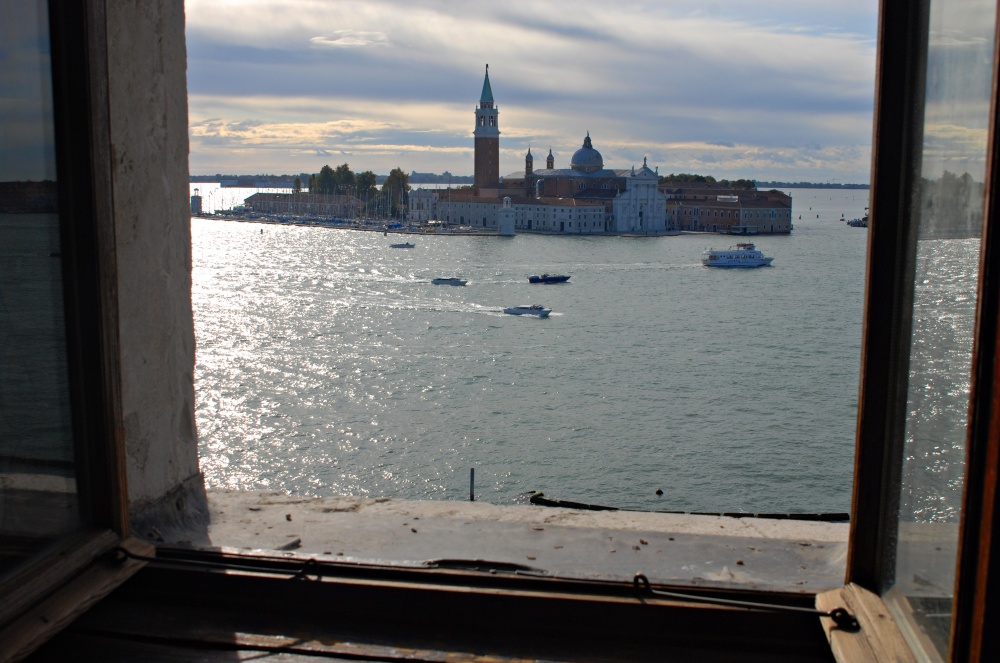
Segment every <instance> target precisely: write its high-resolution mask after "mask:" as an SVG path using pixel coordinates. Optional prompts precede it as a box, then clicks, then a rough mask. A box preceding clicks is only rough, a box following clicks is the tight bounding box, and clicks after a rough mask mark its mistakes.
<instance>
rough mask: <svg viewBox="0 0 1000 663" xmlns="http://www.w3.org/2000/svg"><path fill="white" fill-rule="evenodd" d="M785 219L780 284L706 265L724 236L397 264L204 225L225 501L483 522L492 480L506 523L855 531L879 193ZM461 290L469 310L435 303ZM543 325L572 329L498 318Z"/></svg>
mask: <svg viewBox="0 0 1000 663" xmlns="http://www.w3.org/2000/svg"><path fill="white" fill-rule="evenodd" d="M791 193H792V194H793V196H794V198H795V203H794V213H793V214H794V216H793V219H794V222H795V230H794V232H793V234H792V235H790V236H759V237H757V238H755V239H756V242H757V245H758V248H760V249H762V250H763V252H764V253H765V254H766V255H772V256H774V265H773V266H772V267H770V268H760V269H751V270H717V269H709V268H705V267H703V266H702V265H701V263H700V261H699V258H700V255H701V252H702V251H703V250H704V249H705V248H708V247H710V246H715V247H718V248H722V247H725V246H728V245H729V244H732V243H734V242H735V241H736V239H735V238H727V237H724V236H719V235H683V236H680V237H661V238H648V239H637V238H616V237H591V238H587V237H556V236H541V235H518V236H517V237H514V238H499V237H460V236H422V235H421V236H408V239H410V240H411V241H414V242H415V243H416V248H414V249H409V250H401V249H389V248H388V245H389V244H390V243H392V242H394V241H402V240H401V239H400V238H399V236H396V237H393V236H389V237H383V235H382V234H381V233H374V232H360V231H346V230H333V229H323V228H308V227H284V226H277V225H264V224H257V223H240V222H233V221H214V220H202V219H194V220H193V221H192V229H193V243H194V286H193V298H194V307H195V331H196V336H197V343H198V350H197V367H196V391H197V402H198V407H197V423H198V429H199V437H200V444H201V467H202V470H203V472H204V474H205V477H206V481H207V484H208V485H209V487H228V488H240V489H261V488H267V489H274V490H280V491H284V492H286V493H289V494H293V495H310V496H329V495H356V496H372V497H375V496H388V497H401V498H429V499H451V500H467V499H468V494H469V469H470V468H473V467H474V468H475V470H476V493H477V494H476V498H477V499H478V500H482V501H488V502H493V503H498V504H506V503H516V502H520V501H523V500H524V494H525V493H526V492H527V491H532V490H542V491H544V492H545V493H546V495H548V496H550V497H554V498H559V499H567V500H575V501H583V502H590V503H596V504H607V505H613V506H619V507H626V508H635V509H656V510H685V511H689V510H693V511H720V510H726V511H736V510H747V511H761V512H772V511H773V512H832V511H847V510H849V508H850V492H851V480H852V471H853V452H854V429H855V417H856V410H857V392H858V368H859V348H860V336H861V317H862V299H863V286H864V256H865V249H866V241H867V231H866V230H864V229H857V228H850V227H848V226H846V225H845V224H844V223H842V222H840V221H839V219H840V217H841V214H844V215H846V217H847V218H852V217H856V216H861V215H862V214H863V213H864V207H865V206H866V205H867V193H868V192H867V191H830V190H802V189H796V190H792V191H791ZM799 215H801V217H802V218H801V220H800V219H799V218H798V217H799ZM817 215H818V216H819V218H815V217H816V216H817ZM262 231H263V232H262ZM538 272H550V273H565V274H570V275H572V279H571V280H570V282H569V283H567V284H565V285H529V284H528V281H527V278H526V277H527V275H529V274H533V273H538ZM452 275H458V276H462V277H463V278H468V279H469V284H468V285H467V286H465V287H451V286H435V285H431V283H430V280H431V279H432V278H434V277H438V276H452ZM523 303H527V304H531V303H541V304H544V305H546V306H548V307H551V308H552V309H553V314H552V316H551V317H550V318H548V319H545V320H539V319H535V318H526V317H516V316H509V315H504V314H503V313H501V308H502V307H504V306H510V305H515V304H523ZM657 489H661V490H662V491H663V494H662V495H660V496H657V495H656V494H655V493H656V490H657Z"/></svg>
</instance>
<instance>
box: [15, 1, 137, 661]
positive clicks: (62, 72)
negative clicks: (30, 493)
mask: <svg viewBox="0 0 1000 663" xmlns="http://www.w3.org/2000/svg"><path fill="white" fill-rule="evenodd" d="M48 13H49V33H50V44H51V63H52V64H51V66H52V97H53V106H54V128H55V144H56V172H57V188H58V196H59V225H60V244H61V249H60V251H61V257H62V275H63V276H62V281H63V300H64V304H63V306H64V312H65V328H66V346H67V347H66V351H67V359H68V372H69V392H70V393H69V396H70V404H71V411H72V426H71V430H72V436H73V449H74V462H75V466H76V481H77V490H78V496H79V502H80V517H81V521H82V528H81V530H79V531H76V532H74V533H72V534H68V535H66V536H63V537H61V538H59V539H58V540H56V541H55V542H54V543H52V544H51V545H50V546H48V547H47V548H46V549H44V550H43V551H41V552H40V553H38V554H37V555H35V556H34V557H32V558H31V559H29V560H27V561H26V562H25V563H24V564H23V565H22V566H21V567H20V568H19V569H17V570H16V571H14V572H13V573H12V574H11V576H10V577H9V578H8V579H7V580H6V581H5V582H3V583H2V584H0V593H2V595H4V597H5V599H4V601H3V602H2V603H0V651H20V647H21V646H22V644H23V643H24V638H25V637H26V636H27V635H30V637H32V638H35V639H37V638H39V637H41V638H44V637H46V635H45V634H46V633H49V634H50V633H52V632H55V631H56V630H58V628H60V627H61V624H60V622H59V621H58V620H56V619H51V620H48V621H51V624H50V625H49V626H48V627H47V628H46V627H39V625H38V624H37V623H35V624H31V629H32V630H31V633H30V634H27V633H25V619H26V618H27V617H29V616H30V615H31V611H32V609H33V608H38V606H40V605H49V606H50V610H49V611H48V612H47V613H46V614H48V615H55V614H57V613H58V614H68V615H74V614H77V613H78V612H79V611H81V610H82V609H85V606H83V605H81V604H80V602H79V601H76V600H70V601H68V602H67V601H65V600H61V599H60V596H59V595H60V593H63V592H64V590H66V589H67V588H70V587H71V585H72V584H73V583H76V586H77V589H79V586H80V584H81V583H82V585H83V587H84V589H85V592H87V593H90V594H91V597H92V600H96V599H97V598H99V597H101V596H104V595H106V594H107V593H108V592H110V591H111V589H113V587H114V586H117V584H119V583H120V582H123V581H124V580H125V578H127V577H128V576H129V575H131V574H132V573H134V572H135V570H137V569H138V568H139V567H140V566H141V564H122V565H117V570H114V569H112V570H111V571H110V576H111V577H113V578H114V579H115V580H114V581H112V582H110V583H108V582H107V578H106V577H105V578H104V579H103V580H101V581H100V582H98V583H97V585H94V584H93V581H94V580H95V576H94V574H93V573H92V572H91V571H93V569H94V564H95V562H97V561H98V560H99V559H100V558H101V557H102V556H104V555H106V554H107V553H108V552H109V551H110V550H112V549H113V548H115V547H116V546H119V545H123V544H125V545H129V546H135V545H136V544H135V543H134V542H129V541H127V537H128V536H129V519H128V493H127V486H126V477H125V446H124V427H123V424H122V421H123V420H122V415H121V400H120V393H121V384H120V367H119V356H118V291H117V270H116V254H115V229H114V212H113V198H112V194H111V144H110V131H109V103H110V100H109V94H108V82H107V74H108V68H107V55H108V54H107V35H106V25H107V24H106V20H105V3H104V0H79V1H76V2H60V1H59V0H49V3H48ZM138 548H142V546H138ZM104 575H107V574H104ZM101 584H103V585H104V587H103V589H102V588H100V587H99V586H98V585H101ZM53 604H56V605H57V606H58V607H56V608H51V606H52V605H53ZM87 605H89V604H87ZM29 623H30V622H29ZM64 623H65V622H62V625H64Z"/></svg>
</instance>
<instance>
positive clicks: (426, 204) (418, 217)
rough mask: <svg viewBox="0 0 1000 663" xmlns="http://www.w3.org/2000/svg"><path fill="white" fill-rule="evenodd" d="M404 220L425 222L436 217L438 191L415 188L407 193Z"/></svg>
mask: <svg viewBox="0 0 1000 663" xmlns="http://www.w3.org/2000/svg"><path fill="white" fill-rule="evenodd" d="M407 198H408V199H409V201H408V202H409V205H408V207H407V213H406V220H407V221H410V222H411V223H427V222H428V221H432V220H434V219H436V218H437V217H436V214H437V201H438V193H437V191H433V190H431V189H415V190H413V191H410V193H409V194H408V195H407Z"/></svg>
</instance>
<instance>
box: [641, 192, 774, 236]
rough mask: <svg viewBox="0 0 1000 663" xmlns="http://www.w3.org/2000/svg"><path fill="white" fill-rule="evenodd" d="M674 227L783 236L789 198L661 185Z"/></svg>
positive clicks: (770, 193)
mask: <svg viewBox="0 0 1000 663" xmlns="http://www.w3.org/2000/svg"><path fill="white" fill-rule="evenodd" d="M660 191H661V192H662V193H663V194H664V195H665V196H666V198H667V200H668V206H669V207H670V208H671V210H672V216H673V218H674V219H675V222H676V224H677V228H678V229H680V230H691V231H700V232H721V233H728V232H733V233H751V234H752V233H761V234H776V235H779V234H783V235H787V234H789V233H791V232H792V197H791V196H789V195H788V194H786V193H783V192H781V191H778V190H777V189H772V190H770V191H756V190H752V189H751V190H733V189H729V188H726V187H718V186H699V185H697V184H695V185H684V186H681V187H678V186H662V187H660Z"/></svg>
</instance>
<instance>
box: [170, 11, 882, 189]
mask: <svg viewBox="0 0 1000 663" xmlns="http://www.w3.org/2000/svg"><path fill="white" fill-rule="evenodd" d="M832 5H833V6H831V3H817V2H788V1H779V0H761V2H757V3H753V5H752V6H750V5H748V4H747V3H740V2H716V3H714V4H712V5H709V6H706V5H704V4H703V3H701V2H693V1H691V2H687V1H685V0H679V1H677V2H671V3H647V2H639V1H635V2H630V1H628V0H625V1H624V2H619V3H614V4H613V5H612V4H611V3H607V2H598V1H596V0H580V1H579V2H577V3H574V7H573V11H570V12H567V11H566V10H565V7H564V6H563V5H560V4H557V3H538V2H533V1H530V0H508V1H507V2H505V3H504V4H503V6H502V7H500V6H499V5H497V6H494V5H479V4H475V5H471V6H469V7H467V8H465V9H463V11H460V12H456V11H455V5H454V3H452V2H448V1H446V0H414V1H413V2H409V3H407V4H406V6H405V9H401V8H400V5H399V4H398V3H394V2H388V1H385V0H383V1H379V0H373V1H370V2H364V3H357V2H340V1H334V0H331V1H329V2H319V1H318V0H317V1H310V0H297V1H296V2H285V1H284V0H279V1H278V2H272V3H265V2H250V3H249V5H242V4H241V5H240V6H241V9H240V10H239V11H234V9H233V7H232V6H230V5H229V3H227V2H225V1H223V2H221V3H220V2H212V3H209V2H202V1H201V0H188V2H187V15H188V49H189V91H190V103H189V105H190V114H191V119H192V172H200V171H199V169H198V167H197V164H201V163H212V162H213V161H212V160H213V159H223V158H228V157H226V156H225V153H224V152H221V151H216V150H219V149H222V147H223V146H227V147H228V148H230V149H241V150H247V149H254V150H255V149H258V148H259V149H261V150H265V146H267V147H266V152H265V153H266V154H267V155H268V156H267V157H266V158H271V159H274V158H276V156H275V151H276V150H277V149H278V147H279V146H280V145H282V144H283V143H282V141H283V140H286V142H285V143H284V145H285V146H286V147H287V152H288V153H289V154H291V153H293V151H294V153H295V154H296V155H300V154H301V152H298V150H300V149H310V148H314V147H317V146H319V147H321V149H324V150H327V151H328V152H330V153H331V154H335V153H337V151H338V150H340V149H343V148H344V147H346V146H350V149H351V150H352V151H354V157H353V158H355V159H367V158H371V159H372V161H371V162H370V163H366V164H363V165H362V164H359V165H361V166H362V167H364V168H365V169H368V168H370V169H372V170H376V171H378V172H382V171H387V170H388V169H389V168H391V167H395V166H396V165H398V164H396V163H395V162H394V161H393V160H389V159H384V158H382V152H383V151H389V150H390V149H391V150H393V151H394V154H395V155H397V156H398V155H400V154H402V155H407V156H406V158H412V159H413V161H412V162H411V163H409V164H402V165H403V167H404V169H407V170H419V171H428V170H445V169H447V170H449V171H451V172H455V173H462V174H465V173H471V168H472V164H471V157H470V158H468V159H466V155H468V154H470V153H471V148H472V140H471V131H472V122H473V112H472V111H473V106H474V104H475V103H476V101H477V100H478V97H479V91H480V89H481V86H482V76H483V67H484V65H485V64H486V62H489V64H490V74H491V75H490V78H491V82H492V84H493V92H494V97H495V99H496V101H497V103H498V105H499V108H500V128H501V132H502V133H501V148H502V150H503V152H502V156H501V172H513V171H514V170H518V169H521V168H523V162H522V161H521V160H522V159H523V155H524V152H525V151H526V149H527V146H528V144H529V143H530V144H531V145H545V146H552V147H553V149H555V150H557V151H558V153H559V154H561V155H565V156H567V158H568V155H569V154H571V153H572V151H573V150H575V149H577V148H578V147H579V144H580V141H582V137H583V134H584V132H585V131H586V130H588V129H590V130H592V131H593V132H594V136H595V141H600V145H601V147H600V148H599V149H601V151H602V153H604V154H605V162H606V163H608V164H609V165H614V166H617V165H618V164H619V161H620V162H621V167H626V166H628V165H630V164H632V163H635V162H636V160H637V161H638V163H641V158H642V156H643V155H644V154H648V155H653V154H656V155H658V159H660V161H659V163H660V164H661V165H662V166H663V167H665V168H667V169H670V168H671V166H669V165H668V164H670V163H673V162H672V161H670V160H674V159H676V160H685V159H687V160H690V163H696V164H697V163H701V162H699V161H698V157H697V155H694V154H688V153H680V152H677V151H676V150H675V149H671V148H668V147H665V146H669V145H674V144H679V143H686V142H687V143H697V144H702V145H714V146H717V147H720V148H730V149H738V148H740V147H741V146H748V145H749V146H755V147H758V148H760V149H761V153H762V154H770V155H773V158H772V159H770V160H769V159H765V158H761V159H758V160H751V159H739V160H737V159H732V158H722V159H720V158H718V157H717V155H716V153H715V151H714V150H712V151H709V152H705V153H704V154H708V155H712V159H713V161H711V162H704V165H705V166H706V167H707V166H709V165H711V167H712V168H719V169H721V168H728V167H733V168H756V169H761V170H759V171H754V172H721V170H720V171H717V172H712V173H706V174H713V175H716V176H717V177H729V178H735V177H754V178H758V179H762V178H770V175H768V173H767V172H764V171H766V170H767V169H768V168H772V167H773V168H775V169H782V172H783V169H785V168H787V167H791V166H789V164H795V165H797V166H799V167H802V168H811V169H812V170H810V171H809V172H803V173H802V174H801V177H797V178H796V179H812V178H813V176H812V175H810V173H819V172H826V171H827V170H830V169H833V168H842V167H850V168H852V171H851V172H850V173H841V175H840V176H839V179H841V180H842V181H843V180H846V179H852V180H855V181H864V180H866V179H867V170H868V168H869V164H868V163H867V162H865V160H864V159H863V158H850V159H845V158H842V157H841V156H838V155H841V154H848V153H850V154H862V153H865V152H866V151H867V150H868V144H869V142H870V140H871V117H872V106H873V98H874V69H875V64H874V60H875V50H874V48H875V15H876V8H875V7H874V6H873V5H872V4H871V3H866V2H860V1H859V0H851V1H845V2H842V3H832ZM234 16H235V17H238V18H236V19H234V18H233V17H234ZM414 26H419V29H415V28H414ZM330 28H335V29H330ZM317 35H320V36H317ZM487 54H488V55H487ZM262 91H264V93H263V94H262ZM210 117H214V118H225V119H226V123H225V126H224V127H220V128H219V132H217V133H215V134H210V133H207V129H206V128H203V127H201V125H200V124H199V123H203V122H206V121H207V118H210ZM253 122H258V123H260V124H259V125H257V126H251V124H249V123H253ZM244 124H246V126H243V125H244ZM205 126H206V127H207V126H208V125H205ZM196 127H197V129H196ZM198 132H203V133H202V134H199V133H198ZM283 136H284V137H286V138H282V137H283ZM196 139H197V140H196ZM358 144H360V145H382V146H389V145H394V146H395V147H393V148H389V147H385V148H384V150H374V149H373V150H369V151H365V150H357V149H356V145H358ZM305 146H309V147H308V148H306V147H305ZM425 146H429V147H430V150H429V151H428V152H422V151H421V150H422V149H423V148H424V147H425ZM817 146H824V147H823V149H817ZM831 150H832V151H831ZM243 154H244V156H247V155H248V153H246V152H244V153H243ZM790 155H795V156H794V157H792V156H790ZM447 158H455V159H457V161H454V162H447V161H445V159H447ZM463 159H464V160H463ZM827 159H829V160H828V161H827ZM283 163H286V164H289V165H290V164H291V162H290V161H284V162H283ZM827 166H829V168H827ZM209 170H211V171H212V172H216V171H217V170H220V168H215V167H212V168H209ZM257 170H258V171H260V172H264V171H268V172H273V171H275V170H279V168H277V167H276V166H275V167H272V166H267V165H264V164H262V165H261V166H259V167H258V168H257ZM290 172H297V169H293V170H292V171H290Z"/></svg>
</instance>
